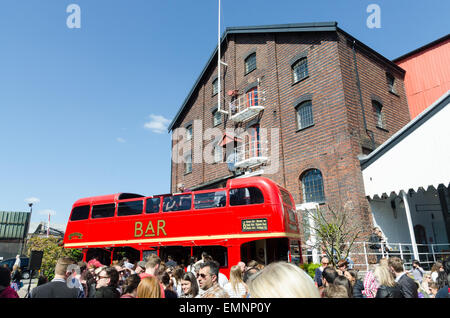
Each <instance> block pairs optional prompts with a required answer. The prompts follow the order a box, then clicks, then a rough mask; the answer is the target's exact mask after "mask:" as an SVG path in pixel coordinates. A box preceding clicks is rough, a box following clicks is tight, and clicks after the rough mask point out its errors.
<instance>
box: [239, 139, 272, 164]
mask: <svg viewBox="0 0 450 318" xmlns="http://www.w3.org/2000/svg"><path fill="white" fill-rule="evenodd" d="M265 144H266V143H265V142H262V141H257V140H255V141H251V142H248V143H243V144H241V145H239V146H237V147H236V149H235V157H234V158H235V163H236V164H239V163H242V162H244V161H249V164H251V163H252V162H253V161H254V162H255V163H261V162H263V161H265V160H267V150H268V149H267V147H266V146H265Z"/></svg>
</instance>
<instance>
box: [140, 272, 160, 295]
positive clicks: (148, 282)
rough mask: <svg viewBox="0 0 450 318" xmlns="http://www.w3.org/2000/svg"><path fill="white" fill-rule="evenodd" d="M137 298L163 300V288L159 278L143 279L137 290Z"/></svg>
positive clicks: (149, 277)
mask: <svg viewBox="0 0 450 318" xmlns="http://www.w3.org/2000/svg"><path fill="white" fill-rule="evenodd" d="M136 297H137V298H161V287H160V285H159V281H158V278H156V277H155V276H148V277H145V278H143V279H141V282H140V283H139V285H138V288H137V295H136Z"/></svg>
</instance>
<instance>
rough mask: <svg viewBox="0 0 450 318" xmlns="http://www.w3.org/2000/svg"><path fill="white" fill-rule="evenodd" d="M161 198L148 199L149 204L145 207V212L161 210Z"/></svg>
mask: <svg viewBox="0 0 450 318" xmlns="http://www.w3.org/2000/svg"><path fill="white" fill-rule="evenodd" d="M160 201H161V199H160V198H151V199H147V206H146V207H145V213H157V212H159V203H160Z"/></svg>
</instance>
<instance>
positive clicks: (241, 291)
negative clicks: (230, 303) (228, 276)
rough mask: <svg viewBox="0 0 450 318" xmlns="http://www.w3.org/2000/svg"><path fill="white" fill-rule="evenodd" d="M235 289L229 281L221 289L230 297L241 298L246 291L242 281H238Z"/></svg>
mask: <svg viewBox="0 0 450 318" xmlns="http://www.w3.org/2000/svg"><path fill="white" fill-rule="evenodd" d="M237 287H238V288H237V291H236V290H234V288H233V285H231V283H227V284H226V285H225V287H224V288H223V289H225V291H226V292H227V293H228V295H230V298H243V297H244V296H245V294H246V293H247V291H246V289H245V285H244V284H243V283H239V284H238V286H237Z"/></svg>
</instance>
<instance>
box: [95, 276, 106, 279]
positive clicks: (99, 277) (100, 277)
mask: <svg viewBox="0 0 450 318" xmlns="http://www.w3.org/2000/svg"><path fill="white" fill-rule="evenodd" d="M102 278H109V277H108V276H98V277H97V279H102Z"/></svg>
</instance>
